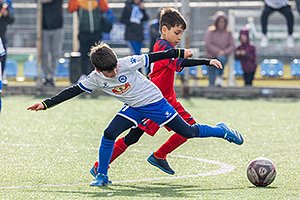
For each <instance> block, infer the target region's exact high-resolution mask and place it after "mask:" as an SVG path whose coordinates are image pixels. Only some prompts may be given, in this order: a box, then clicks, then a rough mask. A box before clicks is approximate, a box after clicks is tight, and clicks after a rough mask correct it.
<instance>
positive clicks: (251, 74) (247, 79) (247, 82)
mask: <svg viewBox="0 0 300 200" xmlns="http://www.w3.org/2000/svg"><path fill="white" fill-rule="evenodd" d="M254 74H255V72H247V73H246V72H244V81H245V85H246V86H252V81H253V79H254Z"/></svg>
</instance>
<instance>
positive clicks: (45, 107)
mask: <svg viewBox="0 0 300 200" xmlns="http://www.w3.org/2000/svg"><path fill="white" fill-rule="evenodd" d="M42 104H43V105H44V110H46V109H48V106H47V104H46V103H45V102H44V101H42Z"/></svg>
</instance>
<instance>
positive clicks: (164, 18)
mask: <svg viewBox="0 0 300 200" xmlns="http://www.w3.org/2000/svg"><path fill="white" fill-rule="evenodd" d="M185 29H186V22H185V20H184V18H183V16H182V15H181V14H180V13H179V12H178V11H177V10H175V9H173V8H165V9H163V10H162V11H161V15H160V31H161V38H160V39H158V40H157V41H156V43H155V44H154V48H153V51H154V52H157V51H163V50H168V49H173V48H175V46H176V45H177V44H178V43H179V42H180V40H181V37H182V34H183V33H184V30H185ZM196 65H209V66H215V67H217V68H222V64H221V63H220V62H219V61H218V60H216V59H181V58H177V59H165V60H161V61H158V62H156V63H154V65H153V66H152V67H151V72H150V74H149V77H150V80H151V81H152V82H153V83H154V84H155V85H156V86H157V87H158V88H159V89H160V90H161V92H162V94H163V96H164V97H165V98H166V99H167V101H168V102H169V103H170V104H171V105H172V106H173V107H174V108H175V110H176V111H177V112H178V114H179V115H180V116H181V117H182V118H183V119H184V121H186V122H187V123H188V124H190V125H192V124H195V123H196V121H195V120H194V118H193V117H192V116H191V115H190V114H189V113H188V112H187V111H186V110H185V109H184V108H183V106H182V105H181V104H180V102H179V101H178V100H177V98H176V93H175V90H174V78H175V72H177V71H181V70H182V69H183V68H184V67H192V66H196ZM166 128H167V129H168V130H169V131H171V129H169V128H168V127H166ZM158 129H159V126H158V125H157V124H156V123H154V122H152V121H151V120H145V121H144V123H143V124H140V125H139V127H138V128H135V129H131V130H130V132H129V133H128V134H127V135H126V136H125V137H122V138H119V139H118V140H117V141H116V142H115V144H114V150H113V154H112V157H111V160H110V163H112V162H113V161H114V160H115V159H116V158H117V157H118V156H120V155H121V154H122V153H123V152H125V151H126V149H127V148H128V146H130V145H132V144H135V143H136V142H137V141H138V140H139V138H140V137H141V136H142V135H143V133H144V132H146V133H147V134H149V135H151V136H153V135H155V133H156V132H157V131H158ZM186 141H187V139H186V138H184V137H182V136H181V135H179V134H177V133H175V134H173V135H172V136H171V137H170V138H169V139H168V140H167V141H166V142H165V143H164V144H163V145H162V146H161V147H160V148H159V149H158V150H157V151H156V152H154V153H152V154H151V155H150V156H149V158H148V159H147V160H148V162H149V163H150V164H152V165H154V166H156V167H158V168H159V169H161V170H162V171H164V172H166V173H168V174H172V175H173V174H174V173H175V172H174V170H173V169H172V168H171V167H170V166H169V164H168V162H167V160H166V157H167V154H169V153H171V152H172V151H174V150H175V149H176V148H177V147H179V146H180V145H182V144H183V143H185V142H186ZM97 166H98V163H97V162H96V163H95V164H94V167H93V168H92V169H91V170H90V172H91V174H92V175H93V176H96V174H97Z"/></svg>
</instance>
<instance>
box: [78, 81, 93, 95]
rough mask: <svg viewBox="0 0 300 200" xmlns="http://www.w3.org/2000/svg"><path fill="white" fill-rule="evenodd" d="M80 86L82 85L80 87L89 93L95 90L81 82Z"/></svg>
mask: <svg viewBox="0 0 300 200" xmlns="http://www.w3.org/2000/svg"><path fill="white" fill-rule="evenodd" d="M78 86H79V87H80V89H82V90H84V91H86V92H88V93H92V92H93V90H91V89H89V88H86V87H85V86H84V85H82V83H79V84H78Z"/></svg>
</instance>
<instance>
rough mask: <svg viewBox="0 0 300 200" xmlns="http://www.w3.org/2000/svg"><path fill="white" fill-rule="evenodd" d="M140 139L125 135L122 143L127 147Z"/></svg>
mask: <svg viewBox="0 0 300 200" xmlns="http://www.w3.org/2000/svg"><path fill="white" fill-rule="evenodd" d="M139 139H140V137H138V136H135V135H126V136H125V137H124V142H125V144H126V145H127V146H130V145H133V144H135V143H137V142H138V141H139Z"/></svg>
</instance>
